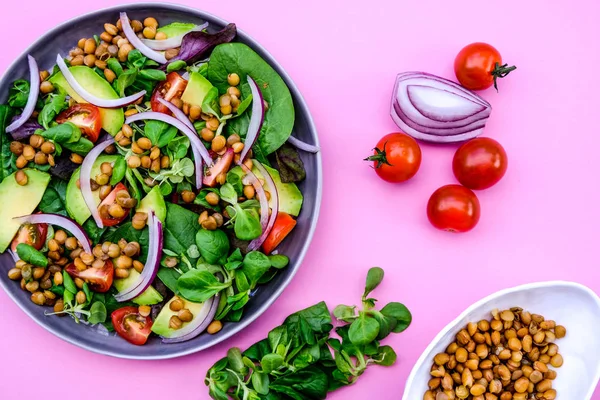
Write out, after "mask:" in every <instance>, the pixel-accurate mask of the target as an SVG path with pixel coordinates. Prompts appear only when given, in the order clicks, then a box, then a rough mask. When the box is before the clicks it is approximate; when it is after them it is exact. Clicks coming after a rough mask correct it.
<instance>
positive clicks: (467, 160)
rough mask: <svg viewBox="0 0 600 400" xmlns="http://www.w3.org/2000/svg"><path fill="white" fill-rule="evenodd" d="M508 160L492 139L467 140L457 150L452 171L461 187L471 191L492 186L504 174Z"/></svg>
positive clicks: (499, 146)
mask: <svg viewBox="0 0 600 400" xmlns="http://www.w3.org/2000/svg"><path fill="white" fill-rule="evenodd" d="M507 167H508V158H507V157H506V151H504V148H503V147H502V146H501V145H500V143H498V142H497V141H495V140H494V139H490V138H486V137H482V138H475V139H473V140H469V141H468V142H466V143H464V144H463V145H462V146H460V147H459V148H458V150H457V151H456V153H455V154H454V159H453V160H452V171H453V172H454V176H456V179H458V181H459V182H460V183H461V185H463V186H466V187H468V188H469V189H473V190H482V189H487V188H489V187H491V186H494V185H495V184H496V183H498V181H499V180H500V179H502V177H503V176H504V174H505V173H506V168H507Z"/></svg>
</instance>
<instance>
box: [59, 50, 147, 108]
mask: <svg viewBox="0 0 600 400" xmlns="http://www.w3.org/2000/svg"><path fill="white" fill-rule="evenodd" d="M56 65H58V68H59V69H60V72H62V74H63V76H64V77H65V80H66V81H67V83H68V84H69V86H71V88H72V89H73V90H74V91H75V92H76V93H77V94H78V95H79V96H81V98H82V99H83V100H85V101H87V102H88V103H90V104H92V105H94V106H96V107H100V108H121V107H125V106H126V105H128V104H131V103H135V102H136V101H138V100H139V99H140V98H141V97H144V95H145V94H146V91H145V90H142V91H141V92H137V93H135V94H132V95H131V96H127V97H123V98H120V99H114V100H107V99H101V98H99V97H96V96H94V95H93V94H91V93H90V92H88V91H87V90H85V89H84V87H83V86H81V85H80V84H79V82H77V79H75V77H74V76H73V74H72V73H71V71H69V67H68V66H67V64H66V63H65V60H63V58H62V56H61V55H60V54H58V55H57V56H56Z"/></svg>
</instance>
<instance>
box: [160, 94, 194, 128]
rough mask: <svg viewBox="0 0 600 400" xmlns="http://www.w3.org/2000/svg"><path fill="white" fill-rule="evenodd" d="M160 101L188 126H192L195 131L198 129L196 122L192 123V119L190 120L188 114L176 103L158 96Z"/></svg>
mask: <svg viewBox="0 0 600 400" xmlns="http://www.w3.org/2000/svg"><path fill="white" fill-rule="evenodd" d="M158 102H159V103H160V104H162V105H163V106H165V107H167V108H168V109H169V111H171V112H172V113H173V116H175V118H177V119H178V120H180V121H181V122H183V123H184V124H186V125H187V127H188V128H190V129H191V130H192V131H194V132H195V131H196V127H195V126H194V124H192V121H190V119H189V118H188V117H187V115H185V113H184V112H183V111H181V110H180V109H179V108H177V107H176V106H175V104H173V103H171V102H170V101H167V100H165V99H163V98H162V97H159V98H158Z"/></svg>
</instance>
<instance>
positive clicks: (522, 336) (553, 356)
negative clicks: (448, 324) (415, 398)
mask: <svg viewBox="0 0 600 400" xmlns="http://www.w3.org/2000/svg"><path fill="white" fill-rule="evenodd" d="M566 333H567V331H566V328H565V327H564V326H562V325H557V324H556V322H555V321H553V320H547V319H545V318H544V317H543V316H542V315H539V314H531V313H530V312H528V311H524V310H523V309H522V308H519V307H514V308H511V309H509V310H503V311H499V310H494V311H492V319H491V320H485V319H483V320H481V321H479V322H476V323H475V322H470V323H469V324H468V325H467V326H466V327H465V328H464V329H462V330H461V331H460V332H459V333H458V334H457V335H456V340H455V341H454V342H452V343H451V344H450V345H449V346H448V347H447V348H446V351H445V352H444V353H439V354H437V355H436V356H435V357H434V360H433V361H434V362H433V365H432V367H431V379H430V380H429V384H428V385H429V390H427V391H426V392H425V394H424V396H423V400H453V399H469V400H554V399H556V395H557V393H556V390H555V389H553V388H552V381H553V380H554V379H555V378H556V375H557V373H556V371H555V370H553V369H551V368H550V367H554V368H559V367H561V366H562V365H563V358H562V355H561V354H560V353H559V347H558V345H556V344H555V343H554V342H555V340H556V339H561V338H563V337H565V335H566Z"/></svg>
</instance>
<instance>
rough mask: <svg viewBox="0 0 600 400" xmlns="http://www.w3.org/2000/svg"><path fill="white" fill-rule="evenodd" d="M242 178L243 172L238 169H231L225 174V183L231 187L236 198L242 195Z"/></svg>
mask: <svg viewBox="0 0 600 400" xmlns="http://www.w3.org/2000/svg"><path fill="white" fill-rule="evenodd" d="M242 176H243V171H242V169H241V168H238V167H235V168H232V169H231V170H230V171H229V172H228V173H227V183H228V184H230V185H231V186H232V187H233V189H234V190H235V192H236V193H237V195H238V196H241V195H242V194H243V193H244V184H243V183H242ZM236 202H237V199H236ZM230 203H231V202H230Z"/></svg>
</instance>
